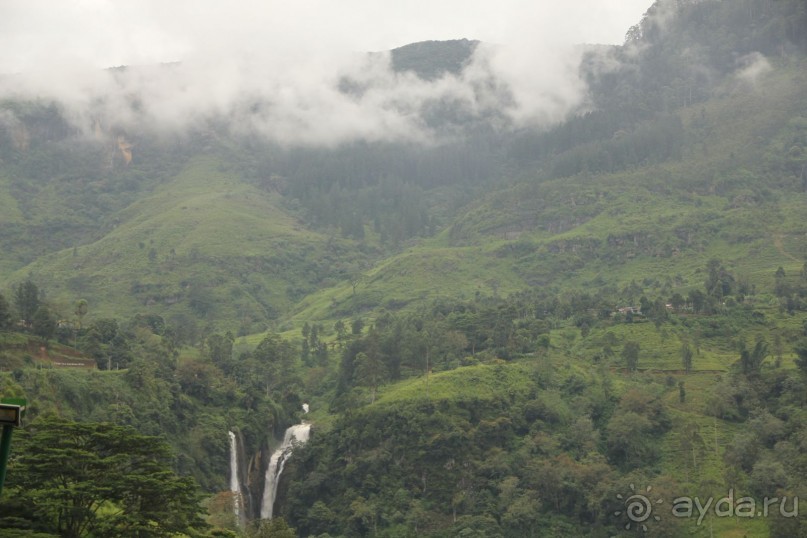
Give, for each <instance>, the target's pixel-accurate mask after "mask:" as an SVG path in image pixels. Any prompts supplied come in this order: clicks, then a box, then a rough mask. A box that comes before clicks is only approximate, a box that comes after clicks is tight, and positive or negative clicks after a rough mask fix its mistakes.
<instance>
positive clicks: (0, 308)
mask: <svg viewBox="0 0 807 538" xmlns="http://www.w3.org/2000/svg"><path fill="white" fill-rule="evenodd" d="M11 325H12V323H11V305H9V304H8V301H6V298H5V297H3V294H2V293H0V331H5V330H8V329H10V328H11Z"/></svg>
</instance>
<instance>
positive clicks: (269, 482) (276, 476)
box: [261, 422, 311, 519]
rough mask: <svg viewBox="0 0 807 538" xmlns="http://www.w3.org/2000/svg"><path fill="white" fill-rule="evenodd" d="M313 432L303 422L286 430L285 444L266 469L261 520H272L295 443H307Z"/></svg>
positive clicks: (277, 451) (309, 425) (274, 454)
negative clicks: (281, 476) (277, 496)
mask: <svg viewBox="0 0 807 538" xmlns="http://www.w3.org/2000/svg"><path fill="white" fill-rule="evenodd" d="M310 430H311V424H308V423H306V422H303V423H302V424H296V425H294V426H292V427H291V428H289V429H287V430H286V433H285V435H284V436H283V444H281V445H280V447H279V448H278V449H277V450H275V451H274V453H272V457H271V458H270V460H269V466H268V467H267V468H266V481H265V482H264V488H263V503H262V505H261V519H272V510H273V508H274V505H275V496H276V495H277V485H278V483H279V482H280V475H281V474H282V473H283V467H285V466H286V461H288V459H289V457H291V452H292V450H293V448H294V445H293V443H295V442H296V443H305V442H307V441H308V434H309V432H310Z"/></svg>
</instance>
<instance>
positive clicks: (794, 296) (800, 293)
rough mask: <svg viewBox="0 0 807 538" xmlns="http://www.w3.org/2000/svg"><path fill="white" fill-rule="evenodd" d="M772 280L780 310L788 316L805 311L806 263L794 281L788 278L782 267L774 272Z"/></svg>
mask: <svg viewBox="0 0 807 538" xmlns="http://www.w3.org/2000/svg"><path fill="white" fill-rule="evenodd" d="M774 278H775V285H774V293H775V294H776V296H777V297H779V304H780V308H781V310H783V311H787V312H788V313H789V314H793V313H795V312H796V311H801V312H803V311H805V310H807V262H805V263H804V267H802V269H801V272H800V273H799V274H798V275H797V278H796V279H793V278H788V277H787V274H786V273H785V270H784V268H782V267H779V268H778V269H777V270H776V273H775V274H774Z"/></svg>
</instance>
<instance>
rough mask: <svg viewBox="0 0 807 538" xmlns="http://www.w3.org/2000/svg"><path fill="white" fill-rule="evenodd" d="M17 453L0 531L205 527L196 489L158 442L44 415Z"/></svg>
mask: <svg viewBox="0 0 807 538" xmlns="http://www.w3.org/2000/svg"><path fill="white" fill-rule="evenodd" d="M14 454H15V457H14V459H13V461H12V463H11V464H10V467H9V471H8V484H7V485H8V486H9V487H8V489H7V490H6V492H5V494H4V499H3V502H2V504H0V510H1V511H2V516H3V519H2V520H0V527H5V528H18V529H25V530H28V531H34V532H41V533H52V534H56V535H59V536H63V537H78V536H88V535H89V536H94V537H105V536H109V537H116V538H118V537H126V536H132V537H134V536H137V537H142V536H149V537H157V536H173V535H175V534H176V533H179V532H189V531H190V530H192V529H198V528H201V527H204V526H205V523H204V521H203V519H202V518H201V514H200V512H201V508H200V505H199V502H198V501H199V499H198V497H197V486H196V484H195V483H194V481H193V480H192V479H190V478H187V477H180V476H178V475H177V474H175V473H174V472H173V470H172V469H171V452H170V449H169V446H168V445H167V444H166V443H165V442H163V441H162V440H161V439H159V438H157V437H151V436H146V435H141V434H139V433H138V432H137V431H136V430H134V429H133V428H129V427H122V426H116V425H114V424H109V423H76V422H71V421H67V420H64V419H60V418H43V419H40V420H37V421H36V422H34V423H33V424H32V425H31V426H30V427H28V428H27V429H26V431H23V432H22V435H21V436H20V437H19V438H18V439H17V440H15V446H14ZM9 532H14V531H10V530H9ZM3 535H5V534H3Z"/></svg>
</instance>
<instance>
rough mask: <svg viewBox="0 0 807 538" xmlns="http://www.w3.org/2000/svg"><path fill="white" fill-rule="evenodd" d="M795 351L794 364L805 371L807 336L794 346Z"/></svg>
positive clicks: (806, 368)
mask: <svg viewBox="0 0 807 538" xmlns="http://www.w3.org/2000/svg"><path fill="white" fill-rule="evenodd" d="M794 351H795V352H796V366H798V367H799V369H801V371H802V372H805V373H807V338H802V339H800V340H799V341H798V342H797V343H796V346H795V347H794Z"/></svg>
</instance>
